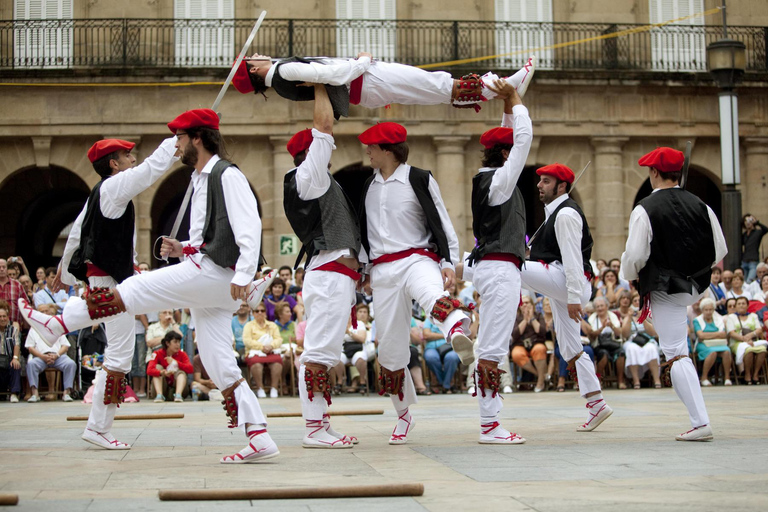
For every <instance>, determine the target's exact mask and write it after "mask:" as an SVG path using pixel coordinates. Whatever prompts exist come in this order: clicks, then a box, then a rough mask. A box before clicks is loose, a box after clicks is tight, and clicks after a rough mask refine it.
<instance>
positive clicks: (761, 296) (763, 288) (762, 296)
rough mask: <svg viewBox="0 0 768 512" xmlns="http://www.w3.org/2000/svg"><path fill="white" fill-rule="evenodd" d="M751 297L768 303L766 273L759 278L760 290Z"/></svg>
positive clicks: (767, 279)
mask: <svg viewBox="0 0 768 512" xmlns="http://www.w3.org/2000/svg"><path fill="white" fill-rule="evenodd" d="M766 266H768V265H766ZM753 299H754V300H758V301H760V302H762V303H763V304H768V274H766V275H764V276H762V277H761V278H760V291H759V292H758V293H756V294H755V295H754V296H753Z"/></svg>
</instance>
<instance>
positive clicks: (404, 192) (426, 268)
mask: <svg viewBox="0 0 768 512" xmlns="http://www.w3.org/2000/svg"><path fill="white" fill-rule="evenodd" d="M406 136H407V133H406V130H405V128H404V127H402V126H401V125H399V124H397V123H380V124H377V125H375V126H373V127H371V128H369V129H368V130H366V131H365V132H363V133H362V134H361V135H360V136H358V139H359V140H360V142H362V143H363V144H366V145H367V146H368V147H367V148H366V154H367V155H368V157H369V158H370V159H371V166H372V167H373V168H374V171H373V176H371V177H370V178H369V179H368V181H366V183H365V185H364V188H363V194H362V203H361V204H362V208H360V230H361V235H362V245H363V247H364V249H365V253H364V254H365V255H364V256H361V259H362V260H363V261H367V262H368V265H367V267H368V268H367V269H366V273H367V276H366V285H367V284H370V286H371V287H372V289H373V302H374V304H376V333H377V338H378V340H379V363H380V364H381V374H380V375H381V376H380V382H381V385H382V387H381V391H380V394H384V393H389V394H390V397H391V398H392V404H393V405H394V406H395V410H396V411H397V416H398V420H397V424H396V426H395V429H394V431H393V432H392V436H391V437H390V440H389V444H404V443H406V441H407V435H408V434H409V433H410V431H411V430H412V428H413V419H412V417H411V414H410V412H409V410H408V408H409V406H410V405H411V404H414V403H416V389H415V388H414V385H413V380H412V379H411V373H410V372H409V371H407V370H406V367H407V366H408V363H409V361H410V357H411V355H410V349H409V348H408V347H409V341H408V340H409V339H410V336H409V332H410V331H409V329H410V319H411V305H412V301H413V300H415V301H416V302H418V303H419V304H420V305H421V306H422V307H423V308H424V310H425V311H429V312H430V315H431V317H432V320H433V322H434V323H435V324H436V325H437V326H438V327H439V328H440V330H441V331H442V333H443V335H444V337H445V339H446V340H448V341H449V342H451V344H452V346H453V348H454V350H455V351H456V353H457V354H458V355H459V357H461V358H463V359H468V360H469V361H471V360H472V342H471V341H470V340H469V338H468V337H467V334H468V333H469V317H468V316H467V314H466V313H465V311H463V310H462V307H461V302H460V301H458V300H456V299H453V298H451V297H450V294H449V293H448V292H446V291H445V290H446V289H448V288H449V287H450V286H451V285H453V284H454V283H455V282H456V276H455V273H454V263H455V262H457V261H458V259H459V240H458V238H457V237H456V232H455V231H454V229H453V224H451V219H450V217H449V216H448V211H447V210H446V209H445V204H444V203H443V199H442V197H441V196H440V189H439V187H438V186H437V182H436V181H435V179H434V178H433V177H432V173H430V172H429V171H425V170H423V169H419V168H417V167H412V166H410V165H408V164H407V163H406V161H407V160H408V152H409V148H408V144H407V143H406Z"/></svg>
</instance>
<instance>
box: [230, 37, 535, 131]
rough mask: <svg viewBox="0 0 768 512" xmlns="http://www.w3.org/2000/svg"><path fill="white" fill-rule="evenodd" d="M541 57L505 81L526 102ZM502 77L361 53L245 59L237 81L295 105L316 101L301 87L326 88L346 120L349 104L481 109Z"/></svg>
mask: <svg viewBox="0 0 768 512" xmlns="http://www.w3.org/2000/svg"><path fill="white" fill-rule="evenodd" d="M535 62H536V58H535V57H530V58H529V59H528V61H527V62H526V64H525V65H524V66H523V67H522V68H521V69H520V70H519V71H517V72H516V73H514V74H513V75H512V76H509V77H505V78H504V80H506V81H507V82H509V83H510V84H511V85H512V86H513V87H514V88H515V89H517V92H518V94H519V95H520V97H521V98H522V97H523V96H524V95H525V91H526V90H527V89H528V85H529V84H530V83H531V79H532V78H533V73H534V70H535V66H536V64H535ZM498 78H499V77H498V76H497V75H495V74H494V73H491V72H488V73H486V74H484V75H483V76H478V75H476V74H471V75H466V76H464V77H462V78H461V79H460V80H454V79H453V77H452V76H451V75H450V73H446V72H445V71H432V72H430V71H426V70H423V69H420V68H416V67H413V66H407V65H405V64H398V63H393V62H382V61H374V60H373V58H372V56H371V54H370V53H367V52H361V53H360V54H358V56H357V58H356V59H329V58H326V57H316V58H300V57H291V58H289V59H276V60H275V61H274V62H273V61H272V59H271V58H270V57H267V56H264V55H259V54H256V55H254V56H253V57H251V58H250V59H248V60H244V61H243V62H242V64H241V66H240V68H239V69H238V70H237V72H236V75H235V77H234V78H233V80H232V85H234V86H235V88H236V89H237V90H238V91H240V92H241V93H243V94H247V93H249V92H256V93H263V92H264V91H266V90H267V89H268V88H269V87H272V88H273V89H275V91H277V94H279V95H280V96H282V97H283V98H287V99H289V100H293V101H309V100H311V99H312V94H313V93H312V88H309V87H303V86H302V85H301V84H303V83H305V82H309V83H323V84H327V86H328V92H329V95H330V98H331V104H332V105H333V107H334V113H335V115H336V118H337V119H338V118H339V116H346V115H347V111H348V110H349V104H350V103H351V104H352V105H362V106H364V107H366V108H379V107H384V106H386V105H389V104H392V103H399V104H401V105H440V104H449V105H453V106H454V107H457V108H474V109H475V110H476V111H479V110H480V104H481V103H482V102H484V101H487V100H490V99H493V98H494V97H495V93H494V92H493V90H492V89H490V88H489V87H488V86H489V85H493V82H494V80H496V79H498Z"/></svg>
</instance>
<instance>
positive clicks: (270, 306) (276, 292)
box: [264, 277, 304, 322]
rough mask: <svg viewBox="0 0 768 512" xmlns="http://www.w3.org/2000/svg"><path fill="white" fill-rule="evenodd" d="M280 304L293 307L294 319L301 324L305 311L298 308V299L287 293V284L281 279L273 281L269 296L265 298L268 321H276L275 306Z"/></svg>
mask: <svg viewBox="0 0 768 512" xmlns="http://www.w3.org/2000/svg"><path fill="white" fill-rule="evenodd" d="M280 302H287V303H288V305H289V306H290V307H291V312H292V313H293V319H294V320H298V321H299V322H301V321H302V320H303V319H304V318H303V311H302V310H301V308H300V307H299V306H298V303H297V302H296V299H294V298H293V297H291V296H290V295H288V294H287V293H285V283H284V282H283V280H282V279H280V278H279V277H277V278H275V280H274V281H272V284H271V285H270V286H269V295H267V296H266V297H264V306H266V308H267V318H266V319H267V320H269V321H271V322H274V321H275V306H277V304H278V303H280Z"/></svg>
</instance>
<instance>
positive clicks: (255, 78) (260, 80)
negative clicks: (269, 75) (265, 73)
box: [248, 63, 269, 99]
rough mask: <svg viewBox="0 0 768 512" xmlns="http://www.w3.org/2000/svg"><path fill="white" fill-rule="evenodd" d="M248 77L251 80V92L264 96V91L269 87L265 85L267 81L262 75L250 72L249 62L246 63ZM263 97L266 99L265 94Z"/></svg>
mask: <svg viewBox="0 0 768 512" xmlns="http://www.w3.org/2000/svg"><path fill="white" fill-rule="evenodd" d="M248 79H249V80H250V81H251V85H252V86H253V94H261V95H262V96H264V92H266V90H267V89H269V87H267V83H266V82H265V81H264V77H262V76H259V75H257V74H256V73H251V64H250V63H249V64H248ZM264 99H267V97H266V96H264Z"/></svg>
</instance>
